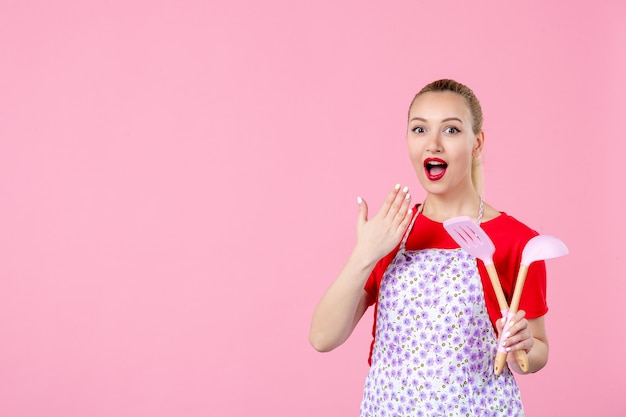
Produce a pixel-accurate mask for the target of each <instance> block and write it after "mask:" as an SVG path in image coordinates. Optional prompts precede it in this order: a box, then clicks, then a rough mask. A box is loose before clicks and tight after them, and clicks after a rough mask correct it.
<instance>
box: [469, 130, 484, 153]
mask: <svg viewBox="0 0 626 417" xmlns="http://www.w3.org/2000/svg"><path fill="white" fill-rule="evenodd" d="M484 146H485V132H483V131H482V130H481V131H480V133H479V134H478V135H476V142H475V143H474V148H472V156H473V157H474V158H478V157H480V153H481V152H482V150H483V147H484Z"/></svg>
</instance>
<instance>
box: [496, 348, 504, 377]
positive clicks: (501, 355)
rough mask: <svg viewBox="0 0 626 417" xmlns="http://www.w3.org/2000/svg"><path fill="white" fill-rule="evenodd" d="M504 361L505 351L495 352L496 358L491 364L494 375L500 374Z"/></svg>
mask: <svg viewBox="0 0 626 417" xmlns="http://www.w3.org/2000/svg"><path fill="white" fill-rule="evenodd" d="M505 362H506V353H505V352H498V353H497V354H496V360H495V361H494V364H493V372H494V373H495V374H496V375H500V373H501V372H502V370H503V369H504V364H505Z"/></svg>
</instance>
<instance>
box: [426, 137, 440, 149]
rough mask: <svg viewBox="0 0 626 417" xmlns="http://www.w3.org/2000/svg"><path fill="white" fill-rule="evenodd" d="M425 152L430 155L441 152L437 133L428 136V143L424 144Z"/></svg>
mask: <svg viewBox="0 0 626 417" xmlns="http://www.w3.org/2000/svg"><path fill="white" fill-rule="evenodd" d="M426 151H427V152H431V153H440V152H441V151H442V148H441V137H440V135H439V133H434V134H433V135H430V136H429V138H428V143H427V144H426Z"/></svg>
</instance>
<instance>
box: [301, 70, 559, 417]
mask: <svg viewBox="0 0 626 417" xmlns="http://www.w3.org/2000/svg"><path fill="white" fill-rule="evenodd" d="M484 141H485V139H484V133H483V131H482V110H481V107H480V103H479V102H478V100H477V98H476V97H475V95H474V93H473V92H472V91H471V90H470V89H469V88H468V87H466V86H465V85H463V84H460V83H458V82H456V81H453V80H439V81H435V82H433V83H431V84H429V85H427V86H426V87H424V88H423V89H422V90H421V91H420V92H419V93H418V94H417V95H416V96H415V98H414V99H413V102H412V103H411V106H410V108H409V120H408V130H407V145H408V150H409V156H410V159H411V162H412V164H413V167H414V168H415V173H416V175H417V178H418V180H419V182H420V184H421V185H422V187H423V188H424V190H425V192H426V198H425V199H424V201H423V202H422V203H421V204H417V205H415V206H413V207H412V206H411V195H410V193H409V190H408V187H402V186H400V185H396V186H395V187H394V188H393V189H392V190H391V192H390V193H389V195H388V196H387V198H386V200H385V202H384V203H383V205H382V207H381V208H380V210H379V211H378V212H377V213H376V214H375V215H374V216H373V217H371V218H368V206H367V203H366V202H365V201H364V200H363V199H361V198H360V197H359V198H358V204H359V216H358V221H357V242H356V245H355V247H354V250H353V251H352V254H351V255H350V257H349V259H348V261H347V263H346V265H345V267H344V268H343V270H342V271H341V272H340V274H339V276H338V277H337V278H336V279H335V281H334V282H333V283H332V285H331V286H330V288H329V289H328V290H327V292H326V293H325V294H324V296H323V297H322V299H321V300H320V302H319V304H318V306H317V307H316V309H315V312H314V314H313V320H312V323H311V331H310V341H311V344H312V345H313V347H314V348H315V349H317V350H318V351H322V352H325V351H330V350H332V349H334V348H336V347H337V346H339V345H341V344H342V343H343V342H344V341H345V340H346V339H347V338H348V337H349V336H350V334H351V332H352V331H353V329H354V328H355V326H356V324H357V323H358V321H359V320H360V318H361V317H362V316H363V314H364V312H365V310H366V309H367V308H368V307H369V306H370V305H372V304H374V305H375V323H374V330H373V336H374V340H373V342H372V346H371V350H370V365H371V367H370V372H369V374H368V376H367V379H366V382H365V389H364V394H363V400H362V403H361V416H372V417H374V416H375V417H381V416H523V408H522V403H521V399H520V393H519V389H518V387H517V385H516V383H515V379H514V377H513V374H512V373H511V371H510V370H509V369H508V368H507V369H505V370H504V371H503V372H502V373H501V374H500V375H499V376H496V375H495V374H494V371H493V362H494V358H495V355H496V351H497V343H498V340H497V336H496V332H500V331H501V330H502V327H503V324H502V320H499V319H500V311H499V308H498V305H497V300H496V297H495V293H494V291H493V288H492V287H491V284H490V281H489V278H488V276H487V272H486V270H485V268H484V265H483V264H482V262H481V261H479V260H476V259H475V258H473V257H472V256H470V255H469V254H467V253H466V252H465V251H463V250H462V249H460V248H459V246H458V245H457V244H456V243H455V242H454V241H453V240H452V238H451V237H450V236H449V235H448V233H447V232H446V231H445V229H444V228H443V224H442V223H443V222H444V221H445V220H447V219H450V218H452V217H457V216H469V217H470V218H472V219H473V220H475V221H476V222H477V223H478V224H480V225H481V227H482V228H483V229H484V230H485V231H486V233H487V234H488V235H489V236H490V237H491V239H492V240H493V242H494V244H495V246H496V253H495V254H494V264H495V266H496V269H497V270H498V273H499V276H500V279H501V281H502V287H503V289H504V292H505V294H506V295H507V297H510V296H511V295H512V293H513V287H514V277H516V276H517V270H518V268H519V264H520V260H521V253H522V249H523V247H524V245H525V244H526V242H527V241H528V240H529V239H530V238H532V237H533V236H536V235H537V233H536V232H535V231H533V230H532V229H530V228H528V227H527V226H525V225H524V224H522V223H520V222H519V221H517V220H516V219H514V218H513V217H511V216H509V215H507V214H506V213H504V212H500V211H498V210H496V209H495V208H493V207H492V206H490V205H489V204H487V203H485V202H483V200H482V197H481V167H480V154H481V151H482V149H483V146H484ZM545 288H546V276H545V263H543V262H535V263H533V264H531V267H530V269H529V272H528V277H527V280H526V284H525V286H524V295H523V297H522V301H521V304H520V310H519V311H518V313H517V314H516V315H515V317H513V319H512V320H513V326H512V327H511V328H510V329H508V332H507V334H505V335H504V340H503V342H502V343H503V345H504V347H505V349H506V350H507V351H508V352H509V354H508V357H507V363H508V366H509V368H511V369H512V370H514V371H515V372H517V373H522V371H521V369H520V368H519V367H518V366H517V364H516V362H515V357H514V352H515V351H517V350H525V351H526V352H527V354H528V359H529V369H528V372H536V371H538V370H539V369H541V368H542V367H543V366H544V365H545V364H546V362H547V359H548V341H547V336H546V331H545V325H544V318H543V316H544V315H545V313H546V312H547V305H546V299H545ZM509 302H510V300H509Z"/></svg>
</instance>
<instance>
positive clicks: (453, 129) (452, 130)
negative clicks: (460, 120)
mask: <svg viewBox="0 0 626 417" xmlns="http://www.w3.org/2000/svg"><path fill="white" fill-rule="evenodd" d="M444 132H446V133H449V134H455V133H460V132H461V131H460V130H459V129H458V128H456V127H454V126H450V127H446V129H445V130H444Z"/></svg>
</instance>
